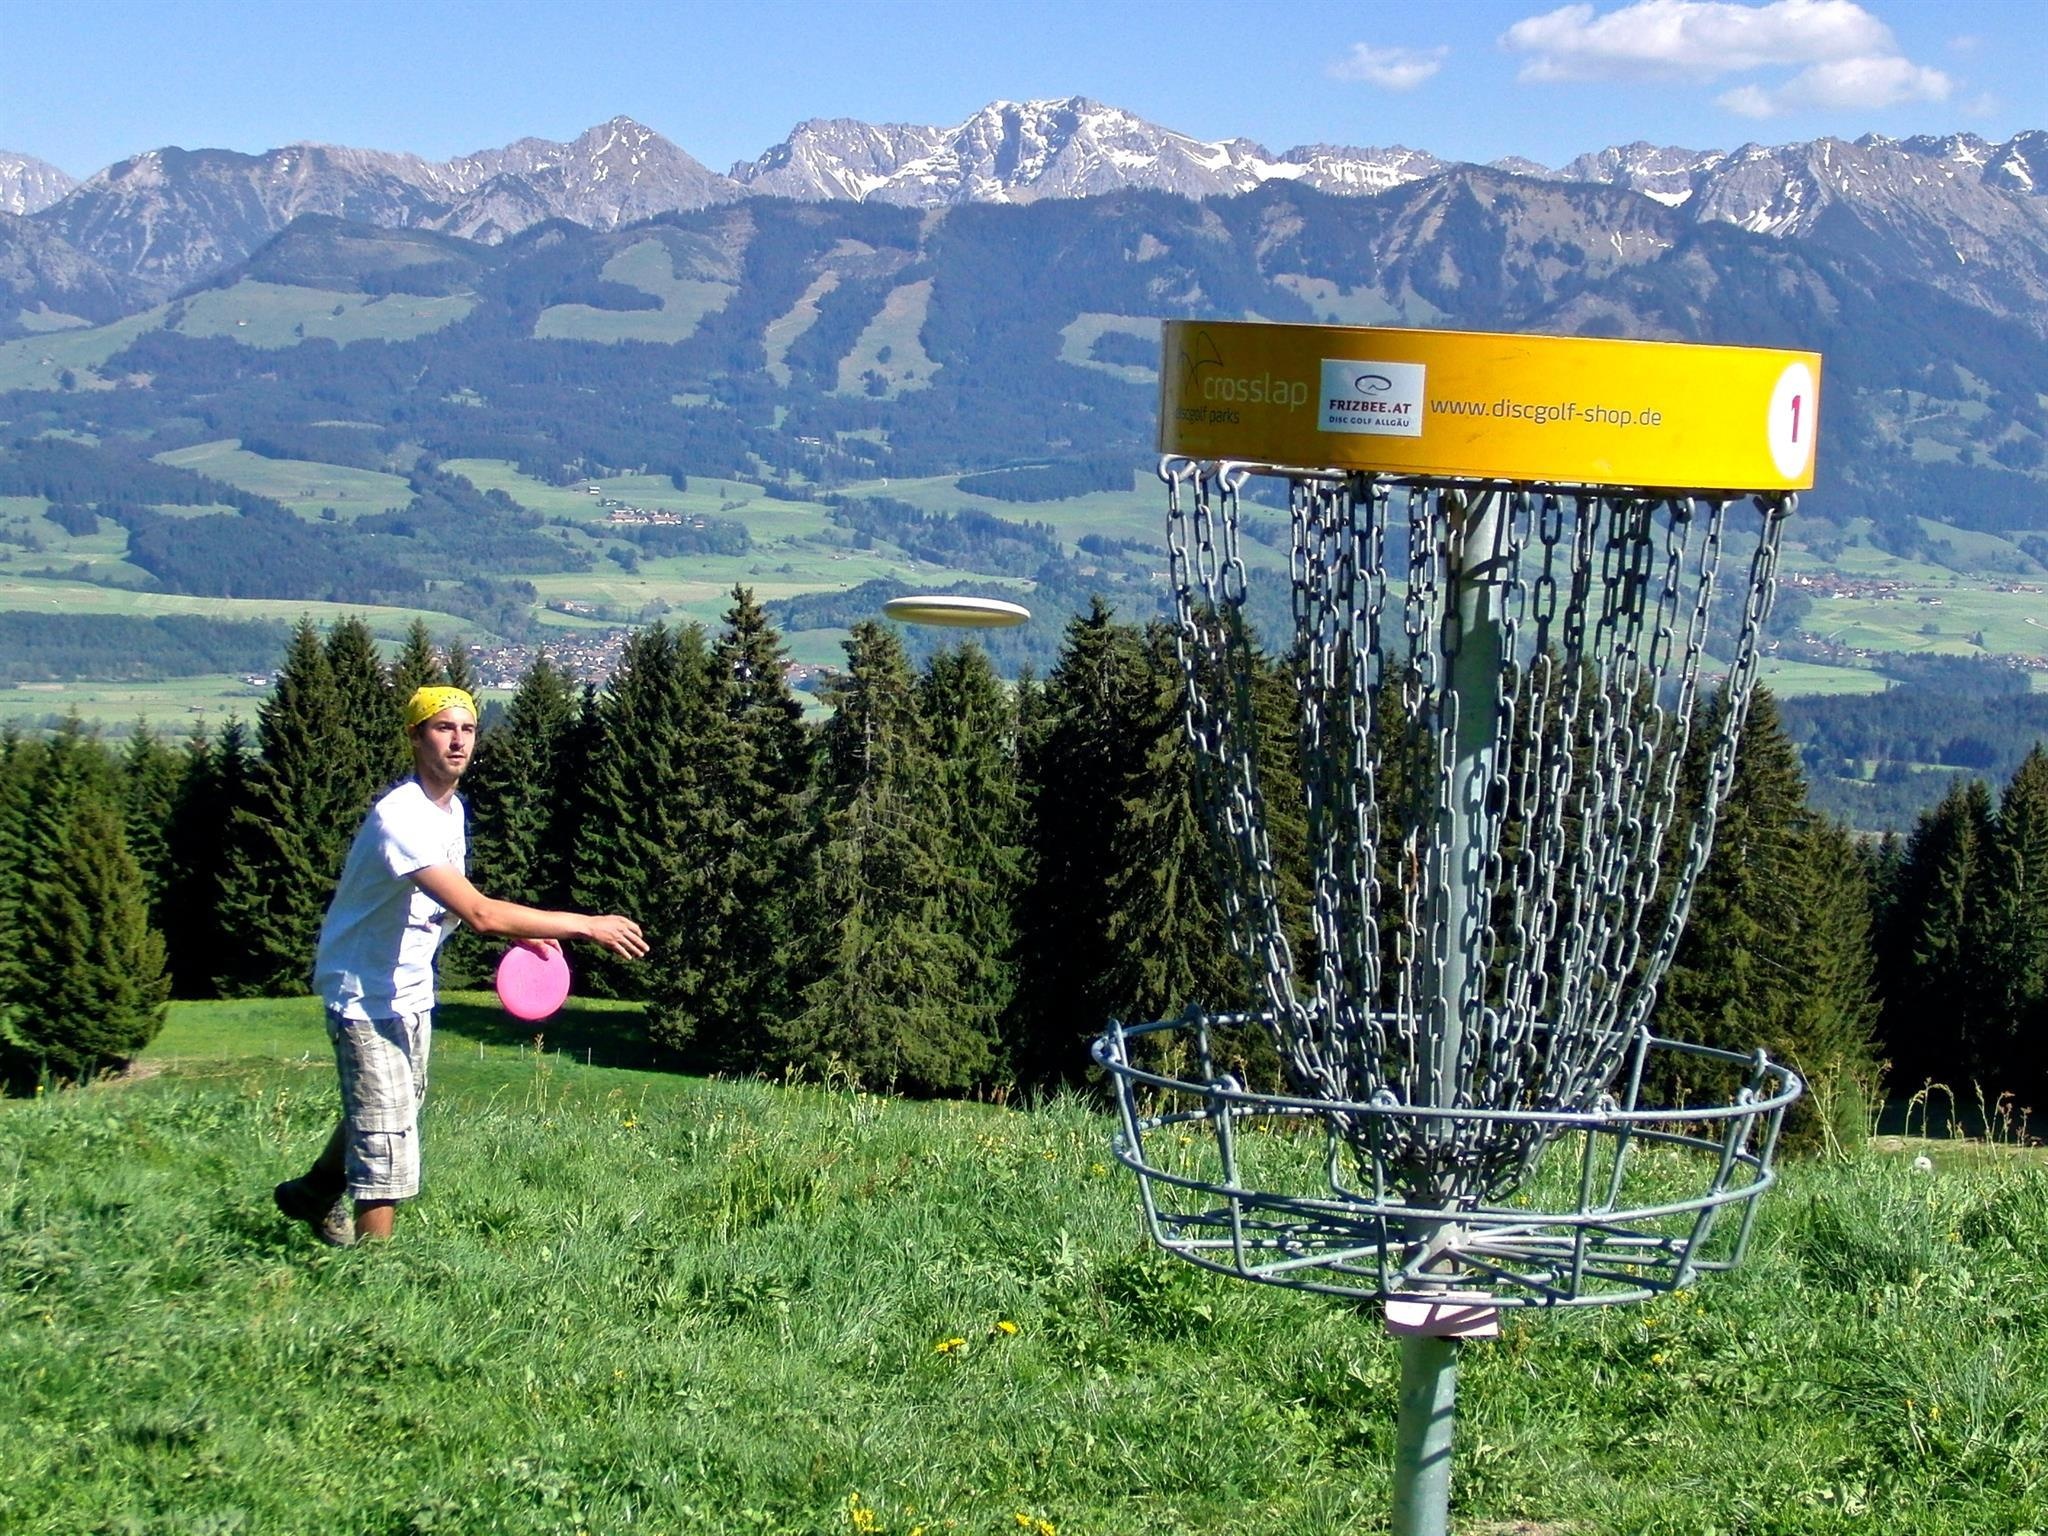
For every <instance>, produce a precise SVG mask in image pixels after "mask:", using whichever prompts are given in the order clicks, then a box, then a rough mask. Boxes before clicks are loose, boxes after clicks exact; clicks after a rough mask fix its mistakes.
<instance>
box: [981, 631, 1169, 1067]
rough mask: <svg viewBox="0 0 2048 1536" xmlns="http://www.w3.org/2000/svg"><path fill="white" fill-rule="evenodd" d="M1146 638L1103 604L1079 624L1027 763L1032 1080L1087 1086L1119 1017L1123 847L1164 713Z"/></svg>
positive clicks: (1022, 1046) (1023, 910) (1022, 1041)
mask: <svg viewBox="0 0 2048 1536" xmlns="http://www.w3.org/2000/svg"><path fill="white" fill-rule="evenodd" d="M1149 693H1150V690H1149V688H1148V685H1147V683H1146V677H1145V663H1144V658H1143V655H1142V654H1141V646H1140V642H1139V636H1138V632H1137V631H1136V630H1135V629H1133V628H1132V627H1131V626H1129V625H1127V624H1119V623H1117V622H1116V620H1115V618H1114V616H1113V614H1112V613H1111V611H1110V609H1109V607H1108V606H1107V605H1106V604H1104V603H1103V602H1102V601H1101V600H1099V599H1098V600H1097V601H1096V602H1095V603H1094V604H1093V606H1092V607H1091V609H1090V611H1089V612H1088V613H1087V614H1086V615H1084V616H1081V617H1077V618H1075V619H1074V620H1073V621H1072V622H1071V623H1069V624H1068V626H1067V634H1066V640H1065V643H1064V644H1063V645H1062V647H1061V650H1060V658H1059V661H1058V663H1057V664H1056V665H1055V666H1054V668H1053V670H1052V673H1051V675H1050V676H1049V677H1048V678H1047V679H1046V684H1045V691H1044V697H1043V701H1042V704H1041V705H1040V717H1039V719H1038V721H1037V722H1035V725H1034V735H1035V740H1033V741H1031V742H1030V744H1029V750H1028V752H1027V754H1026V758H1025V763H1024V772H1025V780H1026V783H1027V785H1028V786H1029V801H1030V805H1031V826H1030V832H1029V836H1028V846H1029V849H1030V869H1031V881H1030V884H1029V886H1028V887H1027V889H1026V891H1025V893H1024V896H1023V900H1022V901H1021V903H1020V917H1019V928H1020V933H1019V938H1020V943H1019V955H1020V959H1021V967H1020V973H1019V977H1018V1006H1017V1010H1016V1013H1017V1024H1016V1027H1015V1039H1014V1044H1013V1056H1014V1062H1015V1070H1016V1072H1017V1074H1018V1076H1019V1079H1020V1081H1022V1082H1024V1083H1027V1084H1038V1085H1047V1084H1053V1083H1060V1082H1073V1081H1078V1080H1079V1079H1080V1078H1081V1077H1082V1076H1083V1074H1084V1073H1085V1071H1086V1068H1087V1060H1088V1058H1087V1042H1088V1041H1089V1040H1090V1039H1091V1038H1092V1037H1093V1036H1094V1035H1096V1034H1097V1033H1099V1032H1100V1031H1101V1029H1102V1028H1103V1026H1104V1025H1105V1024H1107V1023H1108V1021H1109V1019H1110V1018H1111V1017H1112V1016H1113V1015H1114V1012H1115V1009H1116V1007H1117V1004H1118V991H1117V988H1116V985H1115V981H1114V973H1115V971H1116V968H1117V963H1118V961H1117V954H1116V950H1115V948H1114V946H1113V944H1112V941H1111V939H1110V921H1111V918H1112V916H1113V914H1114V911H1115V906H1114V903H1113V900H1112V882H1111V868H1112V858H1113V853H1112V849H1113V846H1114V841H1115V839H1116V837H1117V829H1118V826H1119V824H1120V822H1121V821H1122V818H1123V813H1124V801H1125V798H1126V795H1127V789H1126V786H1127V785H1128V783H1129V782H1130V780H1131V778H1132V776H1133V775H1134V774H1136V773H1138V772H1140V771H1141V770H1142V767H1143V757H1144V752H1145V748H1146V745H1147V744H1146V742H1145V741H1144V739H1143V736H1142V733H1141V732H1140V731H1139V730H1138V729H1137V728H1136V722H1137V721H1138V720H1139V719H1141V718H1143V716H1144V715H1145V714H1146V713H1147V711H1148V710H1149V709H1150V708H1152V707H1153V705H1152V700H1151V699H1150V697H1149Z"/></svg>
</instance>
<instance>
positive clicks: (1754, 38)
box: [1500, 0, 1898, 80]
mask: <svg viewBox="0 0 2048 1536" xmlns="http://www.w3.org/2000/svg"><path fill="white" fill-rule="evenodd" d="M1500 41H1501V46H1502V47H1504V48H1506V49H1508V50H1509V51H1510V52H1513V53H1527V54H1531V55H1533V57H1532V58H1531V59H1530V60H1529V62H1528V63H1527V64H1524V65H1523V66H1522V70H1521V77H1522V78H1523V79H1524V80H1612V79H1649V80H1669V79H1697V80H1711V79H1714V78H1716V77H1718V76H1721V75H1730V74H1741V73H1743V72H1745V71H1747V70H1752V69H1759V68H1763V67H1766V66H1769V65H1778V66H1785V65H1802V64H1822V63H1832V62H1836V61H1840V60H1845V59H1855V58H1864V57H1871V56H1891V55H1896V54H1897V52H1898V45H1897V43H1896V42H1894V41H1893V39H1892V34H1891V30H1890V29H1889V28H1888V27H1886V26H1885V24H1884V23H1883V22H1881V21H1879V20H1878V19H1877V18H1876V17H1875V16H1873V15H1871V14H1870V13H1869V12H1868V11H1866V10H1864V9H1863V7H1862V6H1860V5H1858V4H1856V3H1855V0H1771V3H1770V4H1767V5H1738V4H1735V3H1733V0H1636V3H1635V4H1633V5H1625V6H1623V7H1622V8H1621V9H1619V10H1616V11H1609V12H1608V13H1607V14H1606V15H1604V16H1602V15H1599V14H1597V13H1596V12H1595V11H1594V9H1593V7H1592V6H1590V5H1567V6H1564V7H1563V8H1561V9H1559V10H1555V11H1551V12H1548V13H1547V14H1545V15H1541V16H1531V17H1529V18H1528V19H1527V20H1524V21H1518V22H1516V23H1515V24H1514V25H1513V26H1512V27H1509V28H1508V30H1507V31H1506V32H1505V33H1503V34H1502V35H1501V39H1500Z"/></svg>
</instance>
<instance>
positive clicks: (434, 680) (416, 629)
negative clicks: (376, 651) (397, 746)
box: [391, 619, 448, 706]
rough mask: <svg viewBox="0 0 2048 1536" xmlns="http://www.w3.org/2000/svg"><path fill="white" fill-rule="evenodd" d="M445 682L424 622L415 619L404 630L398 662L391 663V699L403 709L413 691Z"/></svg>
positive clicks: (443, 671) (445, 678)
mask: <svg viewBox="0 0 2048 1536" xmlns="http://www.w3.org/2000/svg"><path fill="white" fill-rule="evenodd" d="M447 681H448V674H447V671H446V670H445V669H444V668H443V667H442V665H441V658H440V656H439V655H438V654H436V652H435V650H434V637H433V636H432V635H430V634H428V633H427V621H426V620H425V619H414V620H413V621H412V623H411V624H409V625H408V626H407V627H406V631H405V639H404V641H403V642H402V643H401V644H400V645H399V647H398V657H397V659H396V660H395V661H393V662H392V663H391V694H392V697H393V698H395V699H396V700H397V701H398V702H399V704H400V705H401V706H403V704H404V703H405V701H406V700H407V699H409V698H411V697H412V696H413V693H414V692H415V691H416V690H418V689H421V688H430V687H433V686H435V685H437V684H441V683H445V682H447Z"/></svg>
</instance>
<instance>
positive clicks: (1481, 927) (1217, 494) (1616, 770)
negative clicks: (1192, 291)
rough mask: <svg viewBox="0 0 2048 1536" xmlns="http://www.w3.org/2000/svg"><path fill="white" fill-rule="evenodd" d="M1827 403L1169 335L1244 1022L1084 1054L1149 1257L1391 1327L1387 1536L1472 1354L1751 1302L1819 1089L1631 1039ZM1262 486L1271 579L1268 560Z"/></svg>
mask: <svg viewBox="0 0 2048 1536" xmlns="http://www.w3.org/2000/svg"><path fill="white" fill-rule="evenodd" d="M1818 380H1819V359H1818V358H1817V357H1815V356H1813V355H1811V354H1804V353H1784V352H1769V351H1762V350H1757V349H1747V348H1723V347H1696V346H1676V345H1665V344H1656V343H1638V342H1605V341H1586V340H1578V339H1558V338H1540V337H1512V336H1483V335H1474V334H1469V333H1463V334H1461V333H1454V332H1417V331H1393V330H1364V329H1343V328H1337V327H1309V326H1271V325H1249V324H1222V323H1218V324H1202V323H1196V322H1169V323H1168V324H1167V326H1166V335H1165V347H1164V359H1163V367H1162V373H1161V411H1160V449H1161V452H1162V454H1163V455H1164V457H1163V458H1162V461H1161V469H1160V473H1161V476H1162V478H1163V479H1164V481H1165V483H1166V486H1167V490H1168V528H1169V549H1170V556H1171V560H1170V570H1171V578H1172V584H1173V591H1174V599H1175V606H1176V614H1177V619H1178V626H1179V644H1180V655H1181V662H1182V667H1183V671H1184V674H1185V683H1186V689H1187V730H1188V733H1189V736H1190V738H1191V739H1192V742H1193V744H1194V748H1195V758H1196V763H1197V769H1198V778H1199V783H1200V786H1201V789H1202V794H1203V801H1204V805H1205V808H1206V816H1207V821H1208V824H1209V829H1210V831H1211V833H1212V835H1213V837H1214V840H1215V843H1216V846H1217V853H1218V861H1219V862H1218V867H1219V869H1220V870H1221V871H1222V880H1221V884H1222V887H1223V893H1224V902H1225V912H1226V920H1227V924H1228V928H1229V934H1230V940H1231V943H1232V946H1233V947H1234V949H1235V950H1236V952H1237V953H1238V954H1239V955H1240V956H1241V957H1242V958H1243V960H1244V961H1245V962H1246V966H1245V968H1246V974H1247V984H1248V988H1249V991H1248V995H1247V997H1246V998H1244V999H1238V1000H1234V1001H1235V1002H1236V1003H1237V1005H1238V1006H1237V1007H1236V1008H1235V1009H1234V1010H1232V1011H1225V1012H1205V1011H1200V1010H1195V1011H1191V1012H1189V1013H1188V1014H1187V1015H1186V1016H1184V1017H1182V1018H1177V1019H1170V1020H1163V1021H1160V1022H1156V1023H1147V1024H1139V1025H1124V1024H1121V1023H1112V1024H1111V1025H1110V1027H1109V1029H1108V1030H1107V1032H1106V1033H1105V1034H1104V1035H1103V1036H1102V1037H1101V1038H1100V1039H1099V1040H1097V1042H1096V1043H1095V1047H1094V1055H1095V1058H1096V1060H1097V1061H1098V1062H1099V1063H1100V1064H1101V1065H1102V1066H1103V1067H1104V1068H1105V1069H1106V1070H1107V1072H1108V1074H1109V1076H1110V1079H1111V1080H1112V1082H1113V1083H1114V1084H1115V1087H1116V1091H1117V1096H1118V1102H1119V1108H1120V1115H1121V1130H1120V1133H1119V1134H1118V1136H1117V1138H1116V1143H1115V1148H1116V1155H1117V1157H1118V1158H1119V1160H1120V1161H1121V1162H1122V1163H1123V1164H1124V1165H1125V1166H1126V1167H1128V1168H1130V1169H1131V1170H1132V1171H1133V1172H1134V1173H1136V1174H1137V1176H1138V1180H1139V1191H1140V1196H1141V1200H1142V1204H1143V1209H1144V1214H1145V1217H1146V1219H1147V1221H1148V1223H1149V1226H1150V1230H1151V1234H1152V1236H1153V1238H1154V1239H1155V1240H1156V1241H1157V1242H1158V1244H1159V1245H1160V1246H1161V1247H1163V1248H1164V1249H1166V1250H1167V1251H1168V1252H1170V1253H1173V1254H1176V1255H1178V1256H1180V1257H1181V1258H1183V1259H1186V1260H1189V1261H1190V1262H1192V1263H1195V1264H1198V1265H1201V1266H1203V1267H1206V1268H1209V1269H1214V1270H1218V1271H1221V1272H1223V1273H1226V1274H1230V1275H1235V1276H1238V1277H1241V1278H1243V1279H1248V1280H1255V1281H1260V1282H1263V1283H1266V1284H1272V1285H1282V1286H1289V1287H1293V1288H1296V1289H1302V1290H1309V1291H1319V1292H1324V1293H1328V1294H1333V1295H1338V1296H1344V1297H1350V1298H1354V1299H1359V1300H1367V1301H1373V1302H1378V1303H1381V1304H1383V1305H1384V1308H1385V1316H1386V1321H1387V1325H1388V1327H1389V1329H1390V1331H1392V1332H1393V1333H1394V1334H1396V1335H1397V1336H1398V1337H1399V1338H1400V1340H1401V1377H1400V1389H1399V1402H1398V1410H1397V1411H1398V1426H1397V1434H1396V1450H1395V1466H1394V1530H1395V1531H1396V1532H1397V1533H1398V1536H1438V1533H1442V1532H1444V1531H1445V1530H1446V1529H1447V1521H1448V1510H1449V1494H1450V1465H1451V1430H1452V1422H1453V1416H1454V1404H1455V1396H1456V1365H1457V1353H1458V1348H1459V1343H1458V1341H1459V1340H1460V1339H1465V1338H1478V1337H1486V1336H1489V1335H1491V1334H1493V1333H1494V1332H1496V1331H1497V1327H1498V1318H1499V1314H1500V1311H1501V1309H1503V1308H1508V1307H1560V1306H1583V1305H1593V1304H1599V1303H1615V1302H1628V1301H1637V1300H1641V1299H1644V1298H1647V1297H1650V1296H1653V1295H1656V1294H1659V1293H1661V1292H1664V1291H1668V1290H1671V1289H1674V1288H1676V1287H1680V1286H1684V1285H1687V1284H1689V1283H1691V1282H1692V1281H1694V1280H1695V1279H1697V1278H1698V1277H1699V1276H1701V1275H1702V1274H1705V1273H1708V1272H1711V1271H1714V1270H1720V1269H1727V1268H1729V1267H1731V1266H1733V1265H1734V1264H1735V1263H1736V1262H1737V1261H1738V1260H1739V1259H1740V1258H1741V1256H1742V1252H1743V1249H1744V1247H1745V1245H1746V1242H1747V1240H1748V1237H1749V1233H1750V1228H1751V1223H1752V1221H1753V1218H1754V1215H1755V1210H1756V1202H1757V1199H1758V1197H1759V1196H1760V1195H1761V1194H1762V1193H1763V1191H1764V1190H1765V1189H1767V1188H1768V1187H1769V1186H1770V1184H1771V1183H1772V1179H1773V1175H1772V1170H1771V1164H1772V1157H1773V1153H1774V1151H1775V1148H1776V1143H1777V1138H1778V1134H1779V1130H1780V1127H1781V1125H1782V1122H1783V1119H1784V1115H1785V1112H1786V1109H1787V1107H1788V1106H1789V1105H1790V1104H1791V1103H1792V1102H1793V1101H1794V1100H1795V1099H1796V1098H1797V1097H1798V1095H1799V1093H1800V1086H1801V1085H1800V1082H1799V1080H1798V1078H1797V1077H1796V1076H1795V1074H1794V1073H1792V1072H1791V1071H1790V1070H1788V1069H1787V1068H1785V1067H1783V1066H1781V1065H1778V1064H1776V1063H1774V1062H1772V1061H1770V1060H1769V1059H1768V1058H1767V1057H1766V1056H1765V1055H1764V1054H1763V1053H1762V1052H1761V1051H1758V1052H1754V1053H1751V1054H1742V1053H1739V1052H1731V1051H1725V1050H1717V1049H1710V1048H1708V1047H1705V1046H1701V1045H1697V1044H1688V1043H1682V1042H1680V1041H1676V1040H1670V1039H1664V1038H1660V1037H1659V1036H1658V1035H1656V1034H1655V1033H1654V1032H1653V1029H1652V1023H1653V1014H1654V1008H1655V1003H1656V998H1657V990H1658V984H1659V982H1660V980H1661V978H1662V977H1663V975H1664V973H1665V971H1666V969H1667V967H1668V966H1669V965H1670V963H1671V958H1672V954H1673V951H1674V949H1675V948H1676V946H1677V943H1678V940H1679V936H1680V934H1681V932H1682V931H1683V928H1684V924H1685V918H1686V909H1687V905H1688V902H1689V900H1690V898H1691V894H1692V891H1693V888H1694V884H1695V882H1696V881H1697V879H1698V877H1699V874H1700V871H1701V869H1702V867H1703V866H1704V865H1705V863H1706V860H1707V856H1708V853H1709V850H1710V846H1711V841H1712V836H1713V828H1714V821H1715V815H1716V812H1717V810H1718V808H1719V805H1720V803H1721V801H1722V799H1723V798H1724V796H1725V795H1726V793H1727V790H1728V787H1729V784H1730V781H1731V779H1732V776H1733V773H1734V768H1735V757H1736V750H1737V747H1738V745H1739V742H1740V738H1741V733H1742V725H1743V718H1744V714H1745V712H1746V709H1747V705H1748V702H1749V698H1750V694H1751V691H1752V688H1753V686H1754V683H1755V679H1756V672H1757V665H1758V659H1759V649H1760V644H1761V630H1762V626H1763V622H1764V619H1765V616H1766V614H1767V613H1768V611H1769V607H1770V601H1771V595H1772V588H1773V576H1774V571H1775V566H1776V560H1777V551H1778V536H1779V529H1780V525H1781V523H1782V520H1783V519H1784V517H1785V516H1786V515H1787V514H1788V513H1789V512H1790V511H1791V510H1792V507H1793V503H1794V499H1795V497H1794V492H1795V491H1796V490H1797V489H1798V488H1801V487H1803V486H1806V485H1810V484H1811V483H1812V464H1813V435H1814V426H1815V414H1814V413H1815V406H1816V403H1817V388H1818ZM1254 491H1255V492H1257V493H1259V494H1263V495H1265V496H1266V497H1267V499H1270V500H1272V501H1282V500H1284V503H1285V505H1286V508H1287V519H1288V524H1289V527H1290V530H1291V531H1290V532H1289V534H1288V536H1287V543H1286V547H1285V549H1284V551H1278V552H1271V553H1269V552H1268V547H1267V546H1266V545H1264V544H1259V545H1251V544H1248V543H1247V535H1248V529H1249V528H1250V527H1251V526H1252V525H1251V524H1249V523H1248V521H1247V514H1246V501H1247V498H1248V495H1250V494H1252V493H1253V492H1254ZM1261 531H1266V529H1265V528H1264V527H1262V528H1261ZM1282 554H1284V560H1285V566H1286V575H1285V578H1284V587H1285V594H1286V601H1285V603H1284V605H1283V604H1281V603H1280V602H1278V601H1277V600H1276V601H1275V602H1273V603H1272V604H1270V605H1268V606H1265V607H1262V606H1261V605H1260V604H1259V603H1258V602H1257V601H1255V600H1254V595H1255V593H1256V591H1257V588H1258V580H1257V578H1258V576H1259V575H1260V571H1259V569H1258V567H1259V566H1261V565H1263V566H1264V567H1266V572H1265V574H1266V575H1268V576H1269V577H1270V578H1271V584H1272V586H1273V587H1274V588H1275V589H1276V591H1275V597H1276V599H1277V596H1278V591H1277V589H1278V588H1279V587H1280V586H1281V583H1282V578H1281V577H1279V576H1278V574H1277V572H1275V571H1274V570H1273V568H1274V567H1277V566H1278V565H1279V564H1280V563H1281V555H1282ZM1248 555H1249V556H1250V557H1251V558H1248ZM1254 612H1259V613H1264V614H1266V615H1267V630H1268V633H1267V638H1268V639H1269V641H1270V642H1271V644H1272V647H1273V652H1274V654H1272V655H1271V656H1270V657H1268V656H1266V655H1264V654H1262V653H1261V652H1260V651H1259V650H1258V649H1256V648H1255V637H1254V634H1253V628H1254V625H1253V622H1252V614H1253V613H1254ZM1275 616H1278V617H1277V621H1276V618H1275ZM1290 623H1291V629H1287V630H1284V631H1283V632H1281V633H1274V631H1275V630H1278V629H1281V627H1282V626H1284V625H1288V624H1290ZM1276 720H1278V721H1280V722H1282V723H1281V724H1279V725H1277V726H1276V725H1275V723H1274V722H1275V721H1276ZM1674 1098H1676V1099H1678V1100H1679V1102H1673V1099H1674Z"/></svg>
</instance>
